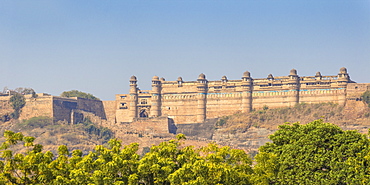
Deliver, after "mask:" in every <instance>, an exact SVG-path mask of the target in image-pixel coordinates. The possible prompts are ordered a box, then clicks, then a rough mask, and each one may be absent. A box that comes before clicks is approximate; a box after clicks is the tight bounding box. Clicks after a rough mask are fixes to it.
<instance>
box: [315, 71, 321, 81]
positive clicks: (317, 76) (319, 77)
mask: <svg viewBox="0 0 370 185" xmlns="http://www.w3.org/2000/svg"><path fill="white" fill-rule="evenodd" d="M315 79H316V80H321V79H322V76H321V73H320V72H317V73H316V75H315Z"/></svg>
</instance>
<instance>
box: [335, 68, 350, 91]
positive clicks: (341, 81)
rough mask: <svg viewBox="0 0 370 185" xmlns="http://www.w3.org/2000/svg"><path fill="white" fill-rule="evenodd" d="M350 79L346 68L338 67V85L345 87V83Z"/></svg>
mask: <svg viewBox="0 0 370 185" xmlns="http://www.w3.org/2000/svg"><path fill="white" fill-rule="evenodd" d="M349 81H350V79H349V75H348V73H347V69H346V68H345V67H342V68H340V70H339V73H338V86H339V87H346V86H347V83H348V82H349Z"/></svg>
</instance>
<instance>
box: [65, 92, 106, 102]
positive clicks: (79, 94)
mask: <svg viewBox="0 0 370 185" xmlns="http://www.w3.org/2000/svg"><path fill="white" fill-rule="evenodd" d="M60 96H62V97H79V98H85V99H91V100H99V98H97V97H95V96H94V95H92V94H90V93H85V92H81V91H78V90H71V91H64V92H63V93H62V94H61V95H60Z"/></svg>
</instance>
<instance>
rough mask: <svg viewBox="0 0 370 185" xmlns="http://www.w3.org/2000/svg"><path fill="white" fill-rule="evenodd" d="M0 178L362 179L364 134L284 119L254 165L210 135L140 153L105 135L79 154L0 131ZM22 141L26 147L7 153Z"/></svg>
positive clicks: (369, 153)
mask: <svg viewBox="0 0 370 185" xmlns="http://www.w3.org/2000/svg"><path fill="white" fill-rule="evenodd" d="M4 136H5V138H6V140H5V142H3V143H2V144H1V145H0V154H1V155H0V184H140V183H141V184H150V185H153V184H162V185H163V184H165V185H166V184H168V185H169V184H186V185H195V184H199V185H200V184H202V185H203V184H261V185H262V184H266V185H267V184H369V183H370V168H369V164H370V150H369V146H370V145H369V144H370V141H369V139H368V138H367V137H366V135H365V134H360V133H358V132H357V131H350V130H348V131H344V130H342V129H341V128H339V127H338V126H335V125H333V124H331V123H324V122H323V121H322V120H316V121H313V122H311V123H308V124H305V125H303V124H299V123H293V124H291V123H286V124H285V125H281V126H280V127H279V130H278V131H276V132H275V133H274V134H272V135H271V136H270V139H271V141H272V142H271V143H267V144H266V145H264V146H262V147H261V148H260V152H259V153H258V154H257V155H256V157H255V161H254V165H252V159H251V158H250V157H249V156H248V154H247V153H246V152H245V151H243V150H237V149H231V148H230V147H228V146H224V147H220V146H218V145H216V144H214V143H210V144H209V145H208V146H205V147H201V148H194V147H193V146H184V145H183V140H184V139H186V138H185V136H184V135H183V134H179V135H177V137H176V139H173V140H170V141H166V142H162V143H160V144H159V145H153V146H152V147H151V148H150V151H149V152H148V153H146V154H145V155H143V156H142V157H140V156H139V155H138V149H139V146H138V144H136V143H133V144H130V145H126V146H122V143H121V141H119V140H117V139H112V140H110V141H109V142H108V144H107V146H102V145H97V146H96V147H95V150H93V151H90V152H89V153H88V154H87V155H83V153H82V151H80V150H73V151H69V149H68V147H67V146H65V145H61V146H59V148H58V153H57V154H53V153H52V152H50V151H46V152H43V151H42V148H43V147H42V145H39V144H34V143H33V142H34V140H35V138H33V137H27V136H24V135H23V134H21V133H15V132H12V131H5V133H4ZM19 144H23V145H24V147H26V148H27V151H26V152H25V153H13V151H12V150H11V148H12V147H14V146H15V145H19Z"/></svg>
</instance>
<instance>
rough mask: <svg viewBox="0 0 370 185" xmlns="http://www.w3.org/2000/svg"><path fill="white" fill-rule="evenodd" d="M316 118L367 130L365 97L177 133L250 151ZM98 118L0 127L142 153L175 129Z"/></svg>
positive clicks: (191, 140) (259, 113) (44, 139)
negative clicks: (143, 128) (135, 146)
mask: <svg viewBox="0 0 370 185" xmlns="http://www.w3.org/2000/svg"><path fill="white" fill-rule="evenodd" d="M316 119H323V120H324V121H325V122H330V123H334V124H337V125H339V126H340V127H342V128H343V129H345V130H359V131H360V132H362V133H367V132H368V129H369V128H370V108H369V107H368V106H367V105H366V103H365V102H363V101H348V102H347V104H346V106H345V107H343V106H339V105H337V104H333V103H321V104H299V105H296V106H295V107H287V108H278V109H269V108H268V107H264V109H263V110H255V111H252V112H250V113H236V114H234V115H229V116H225V117H222V118H219V119H210V120H207V121H206V123H202V124H181V125H176V126H177V130H176V133H184V134H186V135H187V138H188V139H187V141H186V143H185V144H186V145H194V146H196V147H197V146H204V145H206V144H207V143H209V142H216V143H218V144H220V145H228V146H232V147H233V148H239V149H244V150H247V151H249V152H251V153H252V154H254V153H256V152H257V150H258V148H259V146H261V145H263V144H265V143H266V142H269V139H268V136H269V135H270V134H272V133H274V132H275V131H276V130H277V129H278V126H279V125H281V124H284V123H286V122H291V123H293V122H301V123H308V122H311V121H313V120H316ZM91 120H93V119H91ZM101 124H102V125H98V124H96V123H92V121H90V120H85V121H84V122H83V123H79V124H74V125H71V124H68V123H65V122H57V123H53V122H52V120H50V118H46V117H36V118H31V119H29V120H25V121H17V120H11V121H9V122H5V123H1V126H0V132H1V133H3V131H4V130H12V131H16V132H23V133H24V135H29V136H34V137H36V138H37V139H36V141H35V143H39V144H42V145H44V149H46V150H50V151H56V150H57V147H58V146H59V145H62V144H64V145H67V146H68V147H69V148H70V149H72V150H73V149H80V150H82V151H85V152H87V151H91V150H93V146H95V145H100V144H103V145H104V144H105V143H106V142H107V141H108V140H109V139H110V138H113V137H116V138H118V139H120V140H122V141H123V144H124V145H127V144H130V143H134V142H135V143H139V144H140V146H141V149H140V153H143V152H144V153H145V152H146V151H148V150H149V148H150V147H151V146H152V145H153V144H159V143H160V142H163V141H167V140H170V139H173V138H174V134H170V133H167V134H163V133H162V134H160V133H151V132H150V133H147V132H134V131H133V130H130V129H123V128H122V125H117V124H103V123H101ZM128 131H129V132H128ZM0 141H1V139H0Z"/></svg>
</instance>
